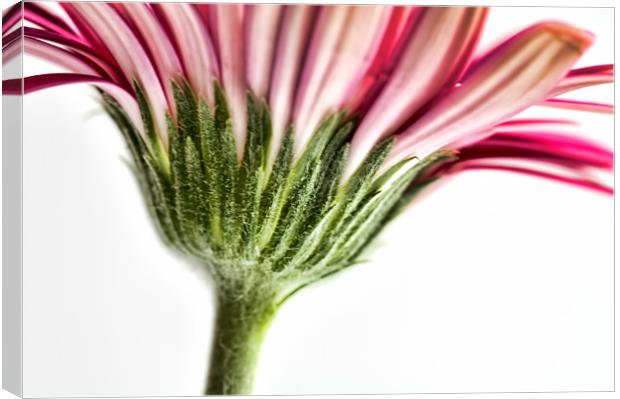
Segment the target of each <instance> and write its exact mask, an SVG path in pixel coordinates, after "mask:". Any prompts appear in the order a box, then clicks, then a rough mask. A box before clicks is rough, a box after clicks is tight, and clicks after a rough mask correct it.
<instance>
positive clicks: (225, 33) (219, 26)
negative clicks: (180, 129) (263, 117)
mask: <svg viewBox="0 0 620 399" xmlns="http://www.w3.org/2000/svg"><path fill="white" fill-rule="evenodd" d="M211 10H213V13H214V21H215V26H214V27H213V28H214V29H215V31H216V32H217V33H216V35H215V36H216V38H217V43H218V46H217V47H218V51H219V53H218V54H219V59H220V70H221V71H222V84H223V86H224V92H225V93H226V99H227V101H228V110H229V112H230V114H231V119H232V127H233V133H234V135H235V142H236V144H237V155H238V156H239V158H241V157H242V156H243V149H244V147H245V139H246V134H245V131H246V120H247V109H246V107H247V105H246V89H247V85H246V81H245V60H244V45H243V18H244V15H243V6H240V5H232V4H217V5H213V8H212V9H211Z"/></svg>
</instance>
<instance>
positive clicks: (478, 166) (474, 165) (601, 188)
mask: <svg viewBox="0 0 620 399" xmlns="http://www.w3.org/2000/svg"><path fill="white" fill-rule="evenodd" d="M466 170H501V171H508V172H516V173H523V174H527V175H530V176H536V177H541V178H545V179H550V180H555V181H558V182H561V183H567V184H571V185H574V186H578V187H583V188H587V189H590V190H594V191H598V192H601V193H604V194H609V195H613V193H614V190H613V188H612V187H608V186H605V185H603V184H601V183H598V182H595V181H592V180H589V179H586V178H583V177H571V176H564V175H561V174H556V173H549V172H544V171H540V170H537V169H535V167H519V166H511V165H503V164H501V163H478V162H464V163H462V164H460V165H459V168H458V169H455V170H453V171H451V172H450V173H454V172H461V171H466Z"/></svg>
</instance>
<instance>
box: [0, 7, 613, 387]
mask: <svg viewBox="0 0 620 399" xmlns="http://www.w3.org/2000/svg"><path fill="white" fill-rule="evenodd" d="M58 4H59V5H60V7H59V8H58V9H52V8H50V7H48V6H47V5H45V4H42V3H32V2H28V3H20V4H17V5H15V6H13V7H11V8H9V9H8V10H7V11H6V12H5V13H4V14H3V54H4V59H5V62H7V61H10V59H12V58H13V57H15V56H17V55H19V53H20V50H21V46H22V45H23V48H24V50H25V51H26V52H27V53H30V54H33V55H35V56H37V57H40V58H42V59H45V60H48V61H51V62H53V63H56V64H58V65H60V66H61V67H64V68H65V69H66V70H67V72H65V73H50V74H44V75H35V76H28V77H25V78H23V80H22V79H15V80H5V81H3V92H4V94H22V92H23V93H30V92H33V91H37V90H41V89H44V88H50V87H53V86H58V85H65V84H72V83H88V84H92V85H93V86H94V87H95V88H97V90H98V91H99V93H100V94H101V98H102V102H103V105H104V107H105V109H106V111H107V112H108V113H109V115H110V116H111V117H112V118H113V119H114V121H115V122H116V123H117V125H118V127H119V129H120V130H121V132H122V134H123V135H124V137H125V138H126V140H127V143H128V145H129V147H130V150H131V153H132V156H133V160H134V163H135V167H136V168H135V169H136V174H137V175H138V177H139V178H140V181H141V184H142V188H143V191H144V195H145V198H146V201H147V203H148V205H149V209H150V210H151V213H152V216H153V220H154V221H155V223H156V224H157V226H158V228H159V230H160V232H161V235H162V237H163V239H164V240H165V242H166V243H168V244H169V245H170V246H172V247H173V248H175V249H176V250H177V251H180V252H181V253H183V254H185V255H186V256H187V257H189V258H192V259H195V260H196V259H197V260H198V261H199V262H200V263H201V264H203V265H204V267H205V268H206V269H207V270H208V271H209V272H210V274H211V275H212V277H213V279H214V281H215V283H216V287H217V297H218V302H219V304H218V306H219V308H218V313H217V320H216V337H215V341H214V345H213V352H212V358H211V372H210V375H209V382H208V388H207V391H206V392H207V393H247V392H250V390H251V386H252V379H253V372H254V367H255V363H256V359H257V356H258V352H259V348H260V343H261V341H262V337H263V335H264V333H265V329H266V326H267V325H268V323H269V321H270V320H271V319H272V317H273V316H274V314H275V313H276V311H277V309H278V307H279V306H280V305H281V304H282V303H283V302H284V301H285V300H286V299H287V298H288V297H290V296H291V295H292V294H294V293H295V292H297V291H298V290H299V289H301V288H302V287H304V286H306V285H308V284H310V283H312V282H314V281H316V280H319V279H321V278H324V277H326V276H328V275H331V274H333V273H336V272H338V271H339V270H342V269H343V268H346V267H348V266H350V265H352V264H354V262H355V260H356V258H357V256H358V255H359V253H360V252H361V251H362V250H363V249H364V248H365V247H366V246H367V244H368V243H369V242H370V241H371V240H372V239H373V238H374V237H375V236H376V235H377V234H378V233H379V232H380V231H381V229H382V228H383V226H385V224H386V223H387V222H388V221H390V220H391V219H392V218H394V217H395V216H397V215H398V212H399V211H400V210H401V209H402V208H403V207H404V206H405V205H407V204H409V203H410V201H411V199H412V198H413V197H414V196H415V195H416V194H417V193H419V192H420V191H422V190H423V189H425V188H426V187H429V186H432V185H433V184H435V183H434V182H436V181H446V176H449V175H453V174H454V173H456V172H460V171H465V170H475V169H498V170H506V171H513V172H521V173H527V174H530V175H535V176H540V177H547V178H550V179H554V180H559V181H562V182H566V183H571V184H576V185H579V186H583V187H586V188H590V189H593V190H597V191H601V192H604V193H612V189H611V188H610V187H608V186H606V185H605V184H604V183H602V182H599V181H596V180H593V179H592V178H591V177H590V176H591V174H590V173H589V172H590V171H592V170H602V171H607V172H610V171H611V170H612V167H613V153H612V152H611V151H610V150H609V149H606V148H603V147H601V146H599V145H596V144H594V143H591V142H589V141H587V140H585V139H580V138H578V137H575V136H574V135H569V134H562V133H557V131H558V129H560V130H561V128H562V126H565V125H567V124H569V123H570V122H569V121H564V120H554V119H516V118H514V117H515V115H517V114H518V113H520V112H522V111H523V110H525V109H526V108H528V107H531V106H534V105H541V106H547V107H562V108H568V109H574V110H581V111H584V110H585V111H595V112H612V107H611V106H609V105H606V104H598V103H587V102H581V101H571V100H566V99H558V98H557V96H559V95H561V94H564V93H566V92H569V91H572V90H576V89H579V88H583V87H587V86H591V85H596V84H601V83H609V82H611V81H612V80H613V68H612V66H611V65H601V66H593V67H588V68H581V69H573V70H572V69H571V68H572V67H573V65H574V64H575V62H576V61H577V60H578V59H579V58H580V56H581V55H582V54H583V52H584V51H586V50H587V48H588V47H589V46H590V45H591V44H592V41H593V37H592V35H591V34H589V33H588V32H585V31H583V30H580V29H578V28H575V27H572V26H569V25H566V24H564V23H561V22H544V23H539V24H536V25H533V26H530V27H528V28H526V29H524V30H523V31H521V32H519V33H517V34H516V35H514V36H512V37H510V38H508V39H506V40H504V41H503V42H501V43H500V44H499V45H497V46H496V47H495V48H493V49H491V50H490V51H488V52H487V53H485V54H483V55H482V56H476V57H474V54H476V53H475V49H476V44H477V42H478V39H479V38H480V35H481V34H482V30H483V26H484V22H485V19H486V17H487V10H486V9H485V8H478V7H402V6H308V5H287V6H283V5H232V4H226V5H224V4H181V3H176V4H165V3H161V4H157V3H150V4H149V3H126V4H123V3H88V2H82V3H58ZM22 21H26V24H22ZM550 127H552V128H550ZM515 161H518V162H519V163H518V164H515ZM541 165H542V167H541ZM549 167H552V169H550V168H549ZM431 183H433V184H431Z"/></svg>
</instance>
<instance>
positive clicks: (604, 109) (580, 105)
mask: <svg viewBox="0 0 620 399" xmlns="http://www.w3.org/2000/svg"><path fill="white" fill-rule="evenodd" d="M539 105H543V106H545V107H552V108H563V109H570V110H573V111H586V112H599V113H603V114H613V113H614V106H613V105H612V104H602V103H595V102H589V101H579V100H564V99H559V98H550V99H548V100H545V101H543V102H541V103H540V104H539Z"/></svg>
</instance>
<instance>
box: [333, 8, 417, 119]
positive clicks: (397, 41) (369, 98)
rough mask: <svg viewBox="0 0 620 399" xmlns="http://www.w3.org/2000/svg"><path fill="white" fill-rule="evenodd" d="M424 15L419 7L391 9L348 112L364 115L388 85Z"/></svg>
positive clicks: (348, 103) (351, 99) (349, 103)
mask: <svg viewBox="0 0 620 399" xmlns="http://www.w3.org/2000/svg"><path fill="white" fill-rule="evenodd" d="M421 13H422V8H420V7H402V6H395V7H393V9H392V14H391V15H390V20H389V22H388V26H387V29H386V31H385V33H384V34H383V37H382V38H381V44H380V45H379V49H378V51H377V52H376V54H375V56H374V59H373V61H372V63H371V65H370V67H369V68H368V70H367V71H366V74H365V75H364V78H363V81H362V82H361V84H360V86H359V87H358V89H357V91H356V93H355V94H354V95H352V96H351V98H350V99H349V101H348V102H347V104H346V105H345V109H347V110H349V111H351V112H359V113H361V114H365V113H366V112H367V111H368V108H369V106H370V105H371V104H372V103H373V102H374V100H376V98H377V95H378V94H379V93H380V92H381V89H382V88H383V87H384V86H385V83H386V80H387V78H388V77H389V76H390V75H391V74H392V71H393V70H394V68H395V66H396V64H397V62H398V61H399V59H400V56H401V54H402V52H403V49H404V48H405V44H406V42H407V41H408V39H409V37H410V35H411V31H412V28H413V26H414V24H415V22H416V20H417V19H418V18H417V17H418V16H419V14H421Z"/></svg>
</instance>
